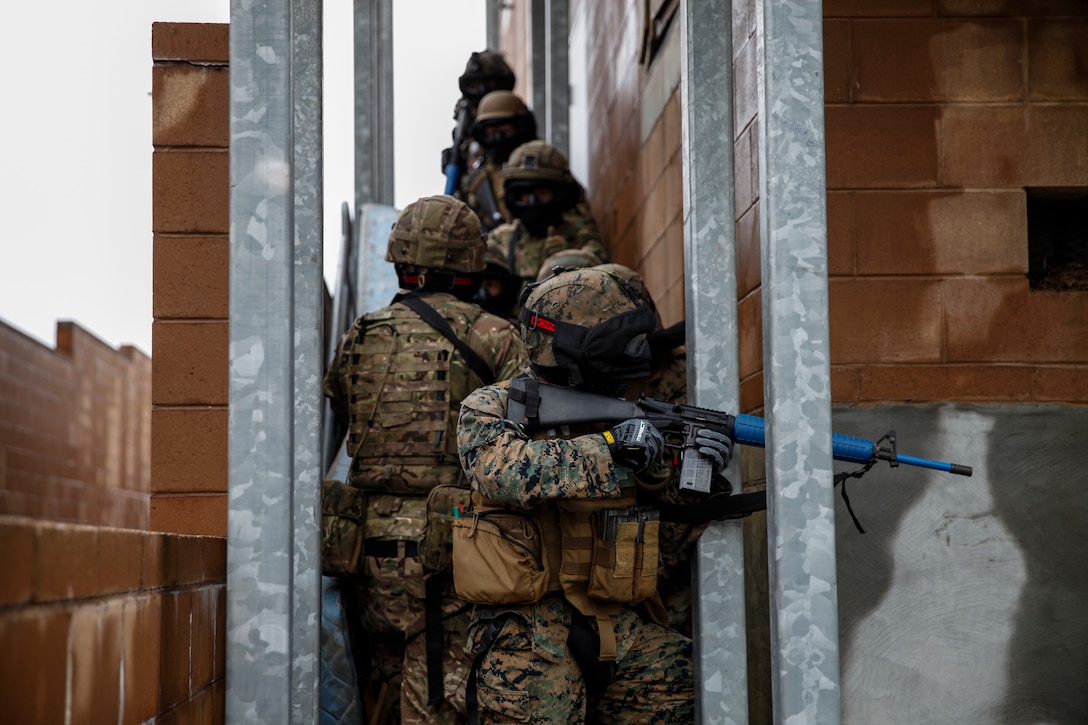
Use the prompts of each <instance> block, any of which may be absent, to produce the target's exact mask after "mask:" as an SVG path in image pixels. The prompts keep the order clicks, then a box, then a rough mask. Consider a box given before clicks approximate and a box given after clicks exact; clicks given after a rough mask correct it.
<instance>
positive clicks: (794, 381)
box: [756, 0, 841, 724]
mask: <svg viewBox="0 0 1088 725" xmlns="http://www.w3.org/2000/svg"><path fill="white" fill-rule="evenodd" d="M756 22H757V31H756V35H757V42H759V43H760V46H757V56H758V59H757V75H758V78H759V93H758V96H759V106H758V109H759V159H760V175H759V176H760V205H761V206H760V217H761V220H762V223H761V230H760V232H761V245H762V266H763V287H762V292H763V345H764V352H763V378H764V398H765V400H766V403H765V417H766V421H767V451H766V456H767V538H768V551H769V553H770V556H769V559H770V596H771V607H770V609H771V644H772V647H771V672H772V691H773V696H774V719H775V722H782V723H786V722H788V723H828V724H830V723H838V722H839V721H840V718H841V702H840V700H841V698H840V687H839V622H838V583H837V574H836V565H835V508H834V499H833V485H832V480H833V471H832V463H831V461H832V458H831V390H830V359H829V356H830V345H829V340H828V336H829V333H828V313H827V202H826V189H825V159H824V94H823V83H824V74H823V35H822V34H823V25H822V22H823V14H822V8H821V4H820V2H819V0H794V1H793V2H788V3H783V2H775V1H774V0H764V2H762V3H760V7H759V9H758V11H757V18H756Z"/></svg>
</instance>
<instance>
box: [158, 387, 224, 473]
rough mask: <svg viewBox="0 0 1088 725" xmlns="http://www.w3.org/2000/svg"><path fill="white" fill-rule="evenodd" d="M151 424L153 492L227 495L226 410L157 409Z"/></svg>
mask: <svg viewBox="0 0 1088 725" xmlns="http://www.w3.org/2000/svg"><path fill="white" fill-rule="evenodd" d="M151 423H152V425H151V466H152V472H153V474H152V481H154V484H155V492H156V493H168V492H203V493H209V492H210V493H226V491H227V450H228V448H227V425H228V411H227V408H225V407H222V408H211V407H208V408H181V409H178V408H159V409H156V410H154V411H153V412H152V414H151ZM193 451H199V452H200V455H198V456H194V455H193Z"/></svg>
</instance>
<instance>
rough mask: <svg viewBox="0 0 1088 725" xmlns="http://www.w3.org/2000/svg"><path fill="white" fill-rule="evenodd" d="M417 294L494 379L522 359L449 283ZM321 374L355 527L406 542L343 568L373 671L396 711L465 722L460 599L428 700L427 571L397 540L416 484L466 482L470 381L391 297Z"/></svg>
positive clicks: (505, 329)
mask: <svg viewBox="0 0 1088 725" xmlns="http://www.w3.org/2000/svg"><path fill="white" fill-rule="evenodd" d="M466 209H467V207H466ZM469 213H470V214H471V212H469ZM481 246H482V245H481ZM426 301H427V303H428V304H429V305H430V306H432V307H434V308H435V309H436V310H437V311H438V312H439V314H440V315H442V316H443V317H444V318H445V319H446V320H447V321H448V322H449V324H450V326H451V327H452V328H453V329H454V331H455V332H456V333H457V334H458V336H459V337H461V339H463V340H464V341H465V342H466V343H467V344H468V345H469V346H470V347H471V348H472V349H473V350H474V351H476V352H477V353H478V354H479V355H480V357H481V358H482V359H483V360H484V361H485V362H487V363H488V365H489V366H490V367H491V369H492V370H493V371H494V372H495V375H496V377H497V378H498V379H500V380H502V379H506V378H509V377H512V376H514V375H515V374H517V373H518V372H520V371H521V369H522V368H523V367H524V366H525V364H526V361H527V359H526V353H525V346H524V344H523V343H522V342H521V339H520V338H519V337H518V336H517V334H516V332H515V330H514V328H513V327H512V326H511V325H510V323H508V322H507V321H505V320H502V319H500V318H498V317H494V316H492V315H488V314H485V313H482V312H481V310H480V309H479V308H478V307H476V306H475V305H472V304H470V303H466V302H462V301H460V300H458V299H457V298H455V297H454V296H453V295H449V294H444V293H437V294H433V295H429V296H428V297H426ZM324 382H325V394H326V395H327V396H329V399H330V403H331V405H332V408H333V410H334V412H336V414H337V415H339V416H342V418H343V419H344V420H346V421H348V423H349V431H350V433H349V452H350V453H351V454H352V455H353V458H355V459H356V460H355V461H353V465H352V468H351V470H350V472H349V475H348V483H349V484H351V485H352V486H353V487H356V488H359V489H363V490H365V491H367V492H368V495H367V497H366V511H367V515H366V517H365V523H364V526H365V536H366V537H367V539H382V540H385V541H398V540H400V541H405V542H406V543H405V544H398V548H399V552H400V553H399V554H398V555H397V556H391V557H380V558H379V557H376V556H373V555H366V552H365V551H364V557H363V563H362V566H361V571H360V573H359V574H358V575H357V576H356V577H354V578H353V579H352V580H351V581H352V586H353V589H354V591H355V594H356V596H357V600H356V601H357V603H358V605H359V607H360V619H361V623H362V627H363V630H364V631H365V632H366V643H367V645H369V646H370V647H372V652H371V653H370V656H371V658H372V660H373V661H374V667H375V670H374V672H373V673H372V679H374V680H376V681H378V682H385V683H388V685H389V687H390V690H391V692H392V693H393V695H392V699H393V702H394V703H397V707H398V708H399V710H400V713H399V722H401V723H410V724H415V723H420V724H422V723H439V724H441V725H445V724H446V723H450V724H453V723H461V722H464V717H463V713H464V680H465V678H466V676H467V672H468V664H469V657H468V655H467V653H466V652H465V648H464V642H465V636H466V635H465V631H466V628H467V619H468V614H467V611H463V612H461V613H460V614H456V615H454V616H451V617H449V618H447V619H445V620H444V621H443V629H444V637H445V640H446V642H445V644H446V646H445V649H444V652H445V655H444V657H445V661H444V663H443V677H444V680H445V693H446V699H445V701H444V702H442V703H440V704H439V705H437V706H436V707H434V708H429V707H427V704H426V702H427V667H426V637H425V635H424V634H420V632H422V631H423V628H424V622H425V615H424V595H425V587H426V581H427V577H429V576H436V574H433V573H429V572H427V571H425V570H424V568H423V565H422V563H421V561H420V559H419V558H417V557H416V556H407V555H406V552H405V548H404V547H405V546H406V545H407V543H409V542H415V541H418V539H419V538H420V536H421V535H422V533H423V528H424V522H425V521H426V518H427V517H426V495H427V493H428V492H429V491H430V490H431V489H432V488H433V487H435V486H437V485H439V484H441V483H458V482H459V483H461V484H462V485H464V484H465V483H466V481H465V478H464V474H463V473H462V472H461V468H460V464H459V463H458V460H457V455H456V444H455V425H456V420H455V418H456V411H457V410H458V407H459V405H460V401H461V399H462V398H464V397H465V396H466V395H468V393H469V392H470V391H471V390H473V389H474V388H475V387H476V386H478V385H480V384H481V381H480V380H479V379H478V378H477V377H476V375H475V374H474V373H472V372H471V371H470V370H469V368H468V365H467V364H466V363H465V361H464V359H463V358H462V357H461V355H460V354H458V353H455V352H454V349H453V345H452V343H450V342H449V340H447V339H446V338H445V337H444V336H443V335H442V334H441V333H438V332H437V331H435V330H433V329H432V328H430V327H429V326H428V325H426V324H425V323H423V322H422V321H421V320H420V319H419V318H418V317H417V316H416V315H415V313H414V312H412V311H410V310H409V309H408V308H407V307H405V306H403V305H399V304H395V305H391V306H389V307H386V308H383V309H381V310H377V311H375V312H373V313H370V314H368V315H366V316H364V317H363V318H360V319H359V320H357V321H356V323H355V324H354V325H353V327H352V329H351V330H349V331H348V332H347V333H346V334H345V335H344V336H343V337H342V338H341V340H340V344H339V347H338V350H337V354H336V357H335V358H334V360H333V363H332V365H330V367H329V370H328V371H327V372H326V375H325V381H324ZM427 426H430V427H429V428H427ZM421 430H425V433H424V434H420V431H421ZM345 520H346V519H345ZM465 606H466V605H465V603H464V602H462V601H460V600H458V599H456V598H455V597H454V596H453V589H452V583H451V582H444V586H443V612H445V613H447V614H453V613H455V612H458V611H461V610H462V609H464V608H465ZM391 722H398V720H397V719H396V718H394V719H392V720H391Z"/></svg>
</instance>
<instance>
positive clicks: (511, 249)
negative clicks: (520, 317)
mask: <svg viewBox="0 0 1088 725" xmlns="http://www.w3.org/2000/svg"><path fill="white" fill-rule="evenodd" d="M502 177H503V194H504V197H505V202H506V207H507V209H509V211H510V214H511V215H512V216H513V217H514V220H513V222H511V223H508V224H503V225H501V226H499V227H497V228H496V229H494V230H492V232H491V233H490V234H488V238H487V244H488V247H490V248H494V249H495V250H496V251H497V253H498V254H500V255H502V256H503V257H504V258H505V259H506V260H507V263H508V264H509V266H510V268H511V270H512V271H513V273H514V274H515V275H517V276H518V277H520V278H521V279H522V281H523V284H531V283H533V282H535V281H536V277H537V275H538V274H539V273H540V267H541V265H542V264H543V262H544V260H545V259H547V258H548V257H549V256H551V255H552V254H555V253H556V252H560V251H562V250H564V249H585V250H587V251H590V252H592V253H593V254H596V255H597V256H598V257H599V258H600V259H601V260H602V261H607V260H608V255H607V254H605V251H604V246H603V245H602V244H601V237H600V233H599V231H598V229H597V222H596V220H594V218H593V215H592V214H591V213H590V211H589V206H588V205H587V204H586V202H585V192H584V190H583V189H582V185H581V184H579V183H578V182H577V181H576V180H575V178H574V176H572V175H571V173H570V166H569V165H568V163H567V157H566V156H564V155H563V153H562V152H561V151H560V150H559V149H557V148H556V147H554V146H552V145H551V144H548V143H545V142H543V141H530V142H529V143H526V144H523V145H521V146H519V147H518V148H516V149H515V150H514V152H513V153H512V154H510V159H509V161H507V162H506V165H505V166H504V167H503V170H502ZM511 314H514V315H516V314H517V311H516V310H512V311H511Z"/></svg>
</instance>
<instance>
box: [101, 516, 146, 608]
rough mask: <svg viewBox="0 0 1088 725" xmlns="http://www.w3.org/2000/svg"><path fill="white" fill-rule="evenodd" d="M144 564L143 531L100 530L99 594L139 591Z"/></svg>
mask: <svg viewBox="0 0 1088 725" xmlns="http://www.w3.org/2000/svg"><path fill="white" fill-rule="evenodd" d="M142 565H143V532H140V531H133V530H125V529H99V531H98V591H97V592H96V593H97V594H112V593H114V592H127V591H133V590H136V589H139V588H140V579H141V569H142Z"/></svg>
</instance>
